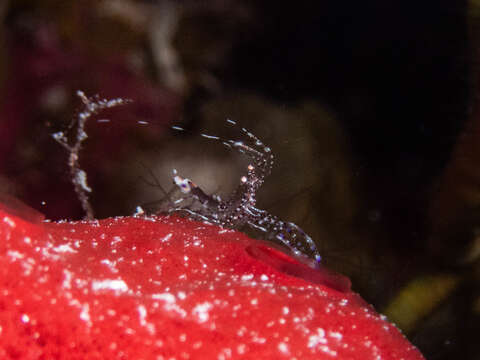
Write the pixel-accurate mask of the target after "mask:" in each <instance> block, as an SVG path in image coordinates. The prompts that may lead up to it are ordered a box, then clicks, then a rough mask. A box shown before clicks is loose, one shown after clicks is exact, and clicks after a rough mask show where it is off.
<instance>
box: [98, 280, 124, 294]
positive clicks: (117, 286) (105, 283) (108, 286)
mask: <svg viewBox="0 0 480 360" xmlns="http://www.w3.org/2000/svg"><path fill="white" fill-rule="evenodd" d="M92 290H93V291H99V290H113V291H118V292H126V291H128V286H127V284H126V283H125V281H123V280H111V279H106V280H101V281H93V282H92Z"/></svg>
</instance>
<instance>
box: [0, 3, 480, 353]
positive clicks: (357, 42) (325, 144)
mask: <svg viewBox="0 0 480 360" xmlns="http://www.w3.org/2000/svg"><path fill="white" fill-rule="evenodd" d="M312 4H315V5H312ZM479 17H480V1H479V0H470V1H469V2H467V1H455V2H452V1H444V0H440V1H430V0H427V1H422V2H418V1H411V0H406V1H405V0H404V1H388V2H385V1H380V0H370V1H361V2H354V1H351V2H338V1H334V0H327V1H321V2H311V1H303V0H299V1H295V2H280V1H270V0H265V1H251V0H206V1H192V0H190V1H188V0H183V1H180V0H177V1H174V0H150V1H147V0H143V1H140V0H138V1H136V0H103V1H102V0H84V1H64V0H43V1H34V0H15V1H13V0H11V1H8V0H3V1H1V2H0V19H1V28H0V44H1V45H0V93H1V96H0V186H1V190H0V191H1V192H3V193H7V194H10V195H13V196H14V197H16V198H18V199H20V200H22V201H23V202H25V203H26V204H28V205H29V206H31V207H32V208H34V209H37V210H39V211H40V212H42V213H44V214H45V215H46V217H47V218H48V219H52V220H58V219H65V218H66V219H80V218H82V217H83V216H84V214H83V213H82V209H81V207H80V203H79V202H78V200H77V198H76V195H75V193H74V191H73V187H72V185H71V182H70V174H69V169H68V167H67V157H68V154H67V152H66V151H65V149H64V148H62V147H61V146H60V145H59V144H58V143H56V142H55V141H54V140H53V139H52V137H51V134H52V133H54V132H56V131H65V130H66V129H68V126H69V125H70V123H71V119H73V118H74V117H75V114H76V111H78V110H79V109H80V110H81V101H80V99H79V98H78V97H77V96H76V95H75V92H76V91H77V90H78V89H81V90H83V91H84V92H85V93H86V94H87V95H89V96H92V95H95V94H99V95H100V96H101V97H106V98H113V97H124V98H130V99H132V100H133V101H134V102H133V103H132V104H130V105H128V106H122V107H119V108H115V109H112V110H109V111H106V112H102V113H101V114H100V115H99V116H98V117H96V118H94V119H91V121H90V122H89V123H88V124H87V132H88V135H89V139H88V140H87V141H86V142H85V143H84V149H83V151H82V153H81V160H80V162H81V165H82V167H83V168H84V169H85V170H86V171H87V173H88V179H89V184H90V186H91V187H92V188H93V193H92V194H91V201H92V205H93V208H94V210H95V214H96V216H97V217H99V218H103V217H108V216H115V215H130V214H132V213H133V212H134V211H135V208H136V206H138V205H141V206H144V207H145V208H146V209H150V208H152V209H154V206H155V202H156V201H157V200H161V199H162V197H164V195H163V193H162V191H161V189H160V188H159V187H158V185H155V184H161V186H162V187H163V188H165V189H167V190H168V189H170V188H171V186H172V184H171V173H172V169H173V168H176V169H178V171H179V172H180V173H181V174H182V175H185V176H187V177H189V178H191V179H192V180H194V181H195V182H196V183H197V184H199V185H201V187H202V188H203V189H204V190H205V191H207V192H216V193H220V194H229V193H230V192H231V191H232V190H233V189H234V188H235V187H236V185H237V184H238V182H239V178H240V176H241V175H242V173H243V172H244V169H245V164H246V163H245V161H246V160H245V159H244V158H243V157H242V156H240V155H239V154H237V153H234V152H232V151H229V150H228V149H226V148H224V147H223V146H222V145H220V144H219V143H217V142H215V141H209V140H206V139H205V138H202V137H200V136H199V134H200V133H207V134H211V135H220V136H223V137H225V138H228V139H235V140H237V139H240V138H241V136H242V135H241V132H240V131H239V129H238V128H235V127H232V126H228V124H226V122H225V119H227V118H230V119H233V120H236V121H237V122H238V123H239V124H241V125H242V126H245V127H247V128H248V129H249V130H250V131H252V132H253V133H254V134H255V135H257V136H258V137H260V138H261V139H262V140H263V141H264V142H265V143H266V144H267V145H269V146H270V147H271V148H272V149H273V152H274V154H275V156H276V163H275V167H274V170H273V173H272V175H271V176H270V177H269V178H268V179H267V181H266V183H265V185H264V186H263V188H262V189H261V190H260V193H259V194H258V197H259V200H258V201H259V203H258V205H259V207H260V208H263V209H267V210H268V211H269V212H270V213H272V214H275V215H278V216H279V217H280V218H281V219H283V220H289V221H293V222H295V223H296V224H298V225H299V226H301V227H302V228H303V229H304V230H305V231H306V232H307V233H309V234H310V235H311V236H312V238H313V239H314V240H315V241H316V242H317V244H318V247H319V248H320V249H321V253H322V255H323V257H324V261H325V262H326V263H327V265H328V266H329V267H331V268H333V269H336V270H337V271H339V272H342V273H344V274H346V275H348V276H349V277H350V278H351V279H352V282H353V287H354V289H355V291H357V292H359V293H360V294H361V295H362V296H363V297H364V298H365V299H366V300H367V301H369V302H371V303H372V304H373V305H374V306H375V307H376V309H377V310H378V311H380V312H383V313H385V314H386V315H387V316H388V317H389V318H390V319H391V320H392V321H393V322H395V323H396V324H397V325H398V326H399V327H400V328H401V329H402V330H403V332H404V333H405V334H406V335H407V336H408V338H409V339H410V340H411V341H412V342H413V343H414V344H415V345H417V346H418V347H419V348H420V350H421V351H422V352H423V353H424V355H425V357H426V358H427V359H439V360H440V359H460V358H461V359H480V346H479V344H478V340H477V338H478V334H479V333H480V286H479V284H480V112H479V110H480V109H479V106H478V105H479V103H478V102H479V101H478V93H477V90H476V88H477V84H478V80H479V78H478V75H477V60H478V58H479V52H478V48H479V47H478V40H479V36H478V35H479V26H478V24H479ZM172 126H180V127H182V128H183V129H184V131H174V130H172V128H171V127H172Z"/></svg>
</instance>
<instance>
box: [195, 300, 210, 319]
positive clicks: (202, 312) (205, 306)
mask: <svg viewBox="0 0 480 360" xmlns="http://www.w3.org/2000/svg"><path fill="white" fill-rule="evenodd" d="M212 307H213V306H212V304H211V303H209V302H204V303H201V304H198V305H197V306H195V307H194V308H193V310H192V314H193V315H195V316H196V317H197V319H198V322H200V323H204V322H206V321H208V318H209V314H208V312H209V311H210V309H212Z"/></svg>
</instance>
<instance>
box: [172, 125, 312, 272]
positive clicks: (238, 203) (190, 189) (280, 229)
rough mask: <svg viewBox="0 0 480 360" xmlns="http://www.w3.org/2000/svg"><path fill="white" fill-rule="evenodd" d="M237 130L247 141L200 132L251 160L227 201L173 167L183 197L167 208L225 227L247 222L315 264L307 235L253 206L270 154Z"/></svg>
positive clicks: (267, 171) (270, 164)
mask: <svg viewBox="0 0 480 360" xmlns="http://www.w3.org/2000/svg"><path fill="white" fill-rule="evenodd" d="M227 123H229V124H231V125H237V123H236V122H235V121H233V120H227ZM241 130H242V133H243V134H244V135H246V137H247V139H246V140H247V142H248V143H247V142H244V141H238V140H224V139H222V138H220V137H218V136H212V135H207V134H202V136H203V137H205V138H208V139H212V140H216V141H221V142H222V143H223V144H224V145H225V146H226V147H228V148H231V149H233V150H236V151H238V152H240V153H242V154H244V155H246V156H247V157H249V158H250V159H251V163H250V164H248V166H247V173H246V174H245V175H243V176H241V178H240V184H239V185H238V187H237V189H236V190H235V191H234V192H233V193H232V194H231V195H230V196H229V197H228V199H227V200H222V199H221V198H220V196H218V195H215V194H213V195H208V194H206V193H205V192H204V191H203V190H202V189H201V188H200V187H199V186H198V185H196V184H195V183H194V182H193V181H192V180H190V179H188V178H185V177H182V176H180V175H179V174H178V172H177V170H175V169H174V170H173V182H174V184H175V185H176V186H177V187H178V188H179V189H180V191H181V192H182V194H184V198H182V199H180V200H177V201H175V202H174V207H173V208H172V209H170V210H169V211H170V212H184V213H186V214H188V215H189V216H190V217H192V218H194V219H197V220H201V221H206V222H209V223H213V224H216V225H219V226H222V227H225V228H231V229H240V228H242V227H243V226H245V225H247V226H249V227H250V228H253V229H255V230H258V231H261V232H262V233H264V234H265V238H266V240H271V241H276V242H280V243H281V244H283V245H284V246H286V247H287V248H288V249H290V251H292V252H293V253H294V254H295V255H297V256H305V255H310V256H313V257H314V258H315V260H316V262H317V263H319V262H320V260H321V256H320V253H319V251H318V249H317V247H316V245H315V242H314V241H313V240H312V238H311V237H310V236H309V235H308V234H306V233H305V232H304V231H303V230H302V229H301V228H300V227H299V226H297V225H296V224H294V223H292V222H287V221H283V220H280V219H279V218H278V217H276V216H275V215H272V214H269V213H268V212H267V211H266V210H262V209H259V208H257V207H256V206H255V205H256V193H257V191H258V189H259V188H260V187H261V186H262V185H263V183H264V181H265V178H266V177H267V176H268V175H270V173H271V170H272V167H273V164H274V155H273V153H272V150H271V149H270V148H269V147H268V146H266V145H265V144H264V143H263V142H262V141H261V140H260V139H259V138H258V137H256V136H255V135H254V134H252V133H251V132H250V131H248V130H247V129H245V128H243V127H242V128H241ZM186 199H189V200H190V201H195V202H198V203H199V204H200V206H197V207H196V209H195V210H192V209H191V208H190V206H189V205H184V204H185V203H184V200H186Z"/></svg>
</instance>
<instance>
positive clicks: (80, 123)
mask: <svg viewBox="0 0 480 360" xmlns="http://www.w3.org/2000/svg"><path fill="white" fill-rule="evenodd" d="M77 95H78V96H79V97H80V99H81V100H82V102H83V105H84V108H83V110H82V111H81V112H79V113H78V115H77V117H76V118H75V119H74V120H73V121H72V124H71V126H70V128H72V127H73V126H75V125H76V134H75V136H73V141H70V140H69V136H68V135H69V134H67V133H65V132H63V131H59V132H56V133H54V134H52V136H53V138H54V139H55V140H57V141H58V142H59V143H60V144H61V145H62V146H63V147H64V148H65V149H67V151H68V152H69V154H70V155H69V157H68V167H69V168H70V174H71V176H72V183H73V187H74V189H75V192H76V193H77V196H78V199H79V200H80V203H81V205H82V208H83V210H84V211H85V217H86V218H87V219H93V218H94V216H93V209H92V206H91V205H90V202H89V200H88V193H90V192H92V189H91V188H90V187H89V186H88V182H87V173H86V172H85V171H84V170H82V169H81V168H80V150H81V149H82V143H83V142H84V141H85V140H86V139H87V138H88V135H87V133H86V131H85V125H86V122H87V120H88V119H89V118H90V117H92V116H93V115H95V114H97V113H98V112H100V111H101V110H104V109H109V108H113V107H115V106H119V105H125V104H127V103H130V102H131V100H129V99H122V98H117V99H111V100H107V99H100V98H99V97H98V96H96V97H93V98H89V97H87V96H86V95H85V94H84V93H83V91H80V90H78V91H77Z"/></svg>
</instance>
